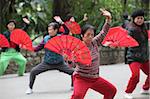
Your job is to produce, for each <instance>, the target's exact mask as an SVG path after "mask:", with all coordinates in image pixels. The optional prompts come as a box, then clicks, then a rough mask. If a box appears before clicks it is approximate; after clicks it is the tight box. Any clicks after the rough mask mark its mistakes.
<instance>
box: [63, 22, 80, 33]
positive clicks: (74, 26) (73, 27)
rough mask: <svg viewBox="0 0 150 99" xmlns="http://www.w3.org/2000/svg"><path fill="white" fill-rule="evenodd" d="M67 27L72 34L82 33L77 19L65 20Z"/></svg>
mask: <svg viewBox="0 0 150 99" xmlns="http://www.w3.org/2000/svg"><path fill="white" fill-rule="evenodd" d="M65 25H66V26H67V28H68V29H69V30H70V31H71V33H72V34H80V33H81V28H80V25H79V24H78V23H77V22H75V21H67V22H65Z"/></svg>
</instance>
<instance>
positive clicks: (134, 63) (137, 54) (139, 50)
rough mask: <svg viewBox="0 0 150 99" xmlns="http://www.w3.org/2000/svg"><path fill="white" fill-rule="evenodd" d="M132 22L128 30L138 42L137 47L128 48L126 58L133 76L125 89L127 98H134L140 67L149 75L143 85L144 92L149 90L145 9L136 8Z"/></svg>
mask: <svg viewBox="0 0 150 99" xmlns="http://www.w3.org/2000/svg"><path fill="white" fill-rule="evenodd" d="M131 17H132V22H131V23H130V24H129V25H128V27H127V30H128V31H129V35H130V36H132V37H133V38H134V39H135V40H136V41H137V42H138V43H139V46H137V47H129V48H127V49H126V55H125V58H126V59H125V60H126V62H125V63H127V64H129V67H130V70H131V73H132V76H131V77H130V80H129V82H128V85H127V88H126V90H125V92H126V94H125V98H128V99H132V98H133V97H132V95H131V93H132V92H133V91H134V89H135V88H136V85H137V84H138V82H139V77H140V69H141V70H142V71H143V72H144V73H145V74H146V75H147V78H146V81H145V84H144V85H143V88H142V91H141V93H142V94H145V93H148V92H149V87H150V85H149V64H150V62H149V50H148V33H147V30H146V26H145V24H144V11H143V10H136V11H134V12H133V13H132V15H131Z"/></svg>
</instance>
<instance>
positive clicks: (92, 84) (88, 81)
mask: <svg viewBox="0 0 150 99" xmlns="http://www.w3.org/2000/svg"><path fill="white" fill-rule="evenodd" d="M101 11H102V14H103V15H104V16H105V17H106V23H105V25H104V27H103V29H102V31H101V32H100V33H99V34H98V35H97V36H96V37H94V33H95V28H94V27H93V26H92V25H89V24H87V25H85V26H83V28H82V31H81V35H82V40H83V43H85V44H86V46H87V47H88V48H89V50H90V52H91V56H92V63H91V65H90V66H87V65H83V64H79V63H77V64H76V69H75V72H74V92H73V95H72V97H71V99H84V96H85V94H86V92H87V90H88V89H89V88H91V89H93V90H95V91H97V92H99V93H101V94H103V95H104V99H113V98H114V96H115V94H116V88H115V87H114V86H113V85H112V84H111V83H109V82H108V81H107V80H105V79H103V78H102V77H99V58H100V57H99V51H98V46H99V45H101V42H102V41H103V39H104V37H105V35H106V34H107V31H108V29H109V23H110V21H111V14H110V13H109V12H108V11H106V10H101ZM108 90H109V91H108Z"/></svg>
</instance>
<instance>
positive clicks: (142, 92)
mask: <svg viewBox="0 0 150 99" xmlns="http://www.w3.org/2000/svg"><path fill="white" fill-rule="evenodd" d="M140 93H141V94H150V92H149V90H144V89H142V90H141V92H140Z"/></svg>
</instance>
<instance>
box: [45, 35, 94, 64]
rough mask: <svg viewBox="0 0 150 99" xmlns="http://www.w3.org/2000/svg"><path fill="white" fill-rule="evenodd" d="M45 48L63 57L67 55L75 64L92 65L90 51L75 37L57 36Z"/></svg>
mask: <svg viewBox="0 0 150 99" xmlns="http://www.w3.org/2000/svg"><path fill="white" fill-rule="evenodd" d="M45 48H47V49H49V50H51V51H54V52H56V53H58V54H61V55H62V56H66V55H67V58H68V59H69V60H71V61H73V62H79V63H82V64H87V65H89V64H91V55H90V51H89V49H88V48H87V47H86V45H85V44H84V43H82V41H81V40H79V39H77V38H75V37H72V36H69V35H62V36H56V37H54V38H52V39H50V40H49V41H48V42H47V43H46V45H45Z"/></svg>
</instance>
